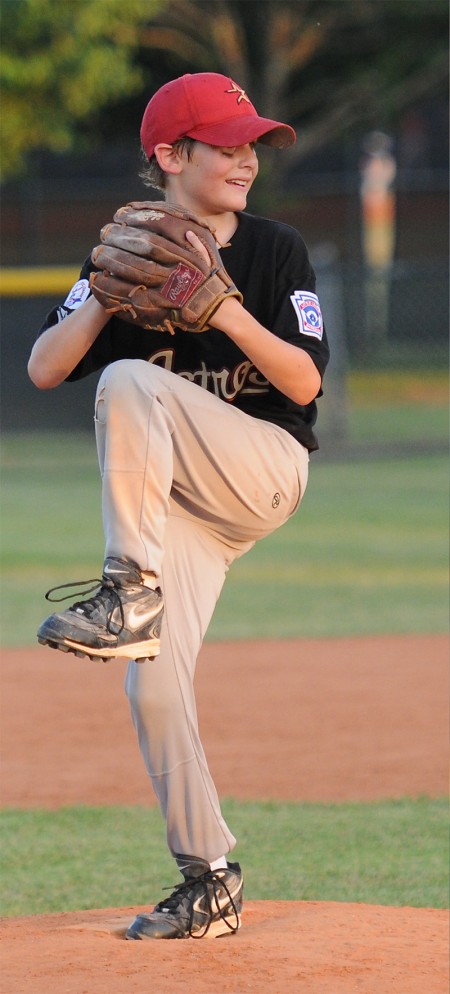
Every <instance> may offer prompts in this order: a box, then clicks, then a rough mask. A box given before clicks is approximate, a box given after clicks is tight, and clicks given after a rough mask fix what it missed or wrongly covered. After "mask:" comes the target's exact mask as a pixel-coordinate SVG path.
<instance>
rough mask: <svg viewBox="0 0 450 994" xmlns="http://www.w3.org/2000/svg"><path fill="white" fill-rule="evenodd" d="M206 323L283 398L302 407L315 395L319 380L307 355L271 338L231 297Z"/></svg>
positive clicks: (277, 339) (279, 339)
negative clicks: (240, 351)
mask: <svg viewBox="0 0 450 994" xmlns="http://www.w3.org/2000/svg"><path fill="white" fill-rule="evenodd" d="M210 324H211V325H212V326H213V327H215V328H218V329H219V330H220V331H223V332H224V333H225V334H226V335H228V337H229V338H231V339H232V341H233V342H235V344H236V345H238V346H239V348H240V349H241V350H242V352H244V353H245V355H246V356H248V358H249V359H251V361H252V362H253V363H254V364H255V366H256V367H257V369H259V371H260V372H261V373H262V374H263V375H264V376H266V377H267V379H268V380H269V382H270V383H272V384H273V386H274V387H276V388H277V390H280V392H281V393H284V394H285V396H286V397H289V398H290V399H291V400H293V401H294V402H295V403H297V404H302V405H305V404H309V403H310V402H311V401H312V400H314V398H315V397H316V396H317V394H318V392H319V389H320V385H321V377H320V373H319V371H318V369H317V367H316V366H315V364H314V362H313V360H312V359H311V357H310V356H309V355H308V353H307V352H304V350H303V349H299V348H297V347H296V346H295V345H291V344H290V343H289V342H284V341H283V340H282V339H281V338H277V336H276V335H273V334H272V332H270V331H268V329H267V328H264V327H263V325H261V324H259V322H258V321H256V319H255V318H254V317H252V315H251V314H249V312H248V311H246V310H245V308H244V307H242V305H241V304H240V303H239V301H238V300H237V299H236V298H235V297H232V298H230V299H229V300H225V301H224V302H223V303H222V304H221V305H220V307H219V308H218V310H217V311H216V313H215V314H214V315H213V316H212V318H211V319H210Z"/></svg>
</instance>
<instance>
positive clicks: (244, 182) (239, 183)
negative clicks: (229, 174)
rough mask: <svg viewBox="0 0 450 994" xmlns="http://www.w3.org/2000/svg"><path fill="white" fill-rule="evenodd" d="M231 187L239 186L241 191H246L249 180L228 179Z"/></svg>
mask: <svg viewBox="0 0 450 994" xmlns="http://www.w3.org/2000/svg"><path fill="white" fill-rule="evenodd" d="M227 183H228V185H229V186H238V187H239V189H240V190H244V189H245V187H246V186H247V180H245V179H227Z"/></svg>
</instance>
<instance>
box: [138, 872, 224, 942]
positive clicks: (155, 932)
mask: <svg viewBox="0 0 450 994" xmlns="http://www.w3.org/2000/svg"><path fill="white" fill-rule="evenodd" d="M186 861H187V865H186V867H185V869H183V871H182V872H183V874H184V877H185V880H184V883H182V884H178V886H177V887H175V889H174V891H173V892H172V894H171V895H170V897H168V898H167V899H166V900H162V901H160V902H159V904H157V905H156V907H155V908H154V909H153V911H151V912H150V913H149V914H148V915H138V916H137V918H136V919H135V920H134V922H133V923H132V925H130V927H129V928H128V930H127V932H126V936H125V938H127V939H189V938H192V939H203V938H204V937H205V936H207V937H208V938H217V937H219V936H221V935H222V936H223V935H232V934H233V933H234V932H237V930H238V928H240V927H241V911H242V890H243V877H242V873H241V868H240V866H239V863H228V864H227V867H226V868H223V869H220V870H211V868H210V866H209V863H207V862H206V861H205V860H203V859H195V860H194V859H192V858H191V857H186Z"/></svg>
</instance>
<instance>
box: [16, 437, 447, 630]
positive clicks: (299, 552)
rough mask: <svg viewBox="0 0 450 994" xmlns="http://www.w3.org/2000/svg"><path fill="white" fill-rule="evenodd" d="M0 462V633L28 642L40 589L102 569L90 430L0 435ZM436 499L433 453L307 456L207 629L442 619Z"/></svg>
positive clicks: (441, 502) (441, 495)
mask: <svg viewBox="0 0 450 994" xmlns="http://www.w3.org/2000/svg"><path fill="white" fill-rule="evenodd" d="M2 462H3V471H2V542H1V545H2V549H1V552H2V623H1V640H2V644H3V645H4V646H8V645H27V644H34V641H35V631H36V628H37V626H38V625H39V623H40V621H41V620H42V618H43V617H44V616H45V615H46V614H47V613H49V611H50V608H49V605H48V604H47V602H46V601H45V600H44V593H45V591H46V590H48V589H49V587H52V586H56V585H57V584H62V583H67V582H69V581H72V580H83V579H89V578H91V577H98V575H99V571H101V564H102V560H103V532H102V523H101V511H100V502H101V497H100V482H99V475H98V469H97V461H96V453H95V445H94V440H93V438H91V437H89V436H88V437H77V436H75V437H71V436H68V435H67V436H57V435H56V436H53V435H50V436H46V435H41V434H36V435H25V436H14V435H7V436H5V438H4V441H3V454H2ZM447 507H448V466H447V460H446V458H445V457H444V456H439V455H436V456H423V457H415V458H408V459H379V460H372V461H371V460H367V461H356V462H348V463H336V464H332V463H330V462H321V461H320V455H319V456H313V457H312V459H311V467H310V481H309V485H308V489H307V492H306V495H305V498H304V500H303V502H302V505H301V508H300V510H299V512H298V513H297V515H295V516H294V518H293V519H291V521H289V522H288V523H287V524H286V525H285V526H284V527H283V528H281V529H280V530H279V531H278V532H276V533H274V534H273V535H271V536H269V538H267V539H265V540H264V541H262V542H260V543H258V545H257V546H256V547H255V548H254V549H253V550H252V551H251V552H250V553H249V554H248V555H247V556H244V557H243V559H241V560H240V561H239V562H237V563H236V564H235V565H234V566H233V567H232V569H231V570H230V573H229V576H228V579H227V583H226V584H225V588H224V592H223V595H222V597H221V599H220V601H219V604H218V607H217V609H216V612H215V615H214V617H213V621H212V623H211V626H210V629H209V632H208V638H209V639H235V638H252V637H256V636H261V637H268V638H283V637H284V638H287V637H297V636H302V635H303V636H309V637H311V636H312V637H314V636H317V637H323V636H340V635H353V634H376V633H385V632H391V633H402V632H424V633H426V632H438V631H447V627H448V597H447V580H448V570H447V564H448V555H447V549H448V539H447V536H448V518H447ZM68 603H70V602H68Z"/></svg>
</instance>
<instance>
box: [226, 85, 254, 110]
mask: <svg viewBox="0 0 450 994" xmlns="http://www.w3.org/2000/svg"><path fill="white" fill-rule="evenodd" d="M230 83H232V86H231V90H225V93H238V94H239V96H238V98H237V102H238V104H240V103H241V102H242V100H246V101H247V103H248V104H249V103H250V100H249V98H248V96H247V94H246V92H245V90H243V89H242V87H240V86H237V85H236V83H233V82H232V80H230Z"/></svg>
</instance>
